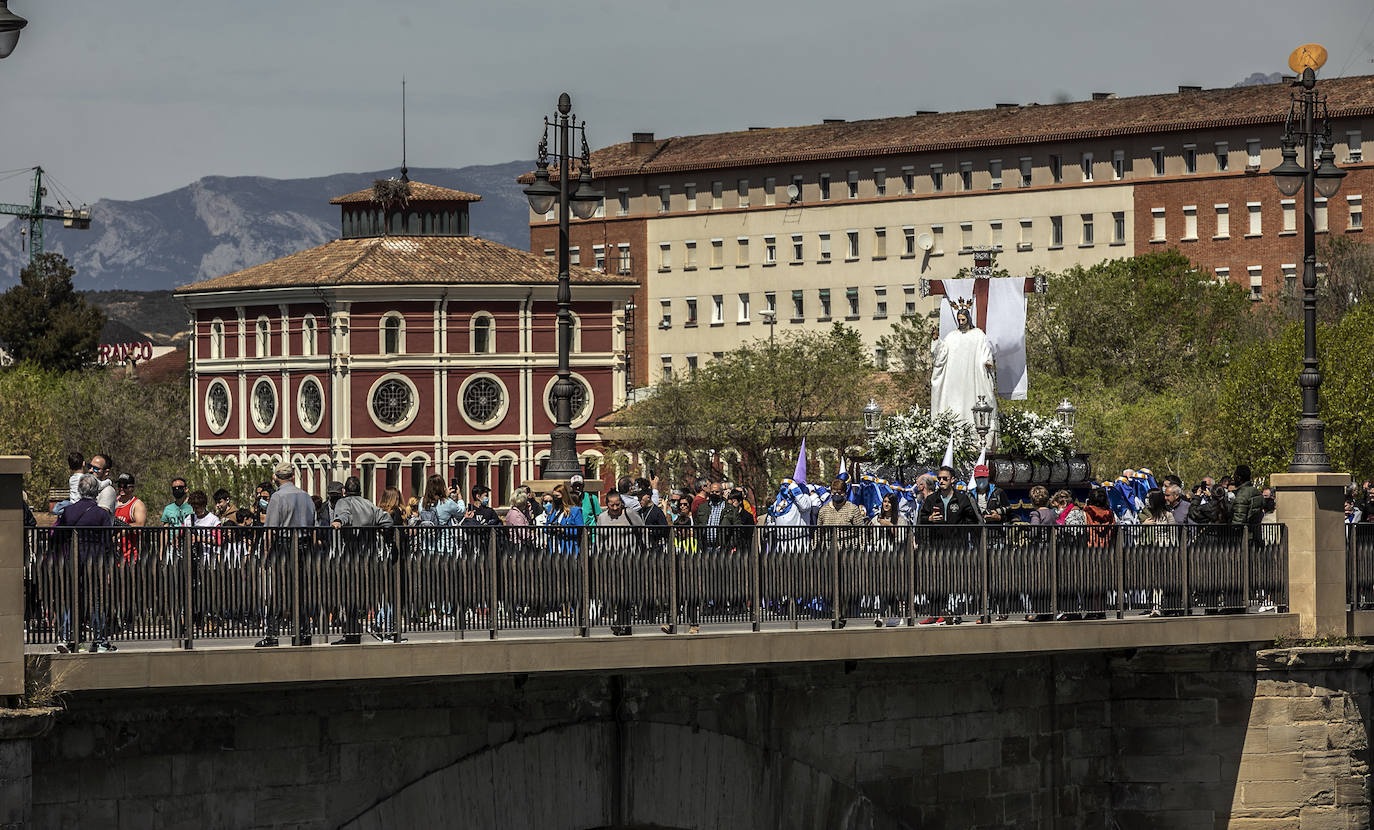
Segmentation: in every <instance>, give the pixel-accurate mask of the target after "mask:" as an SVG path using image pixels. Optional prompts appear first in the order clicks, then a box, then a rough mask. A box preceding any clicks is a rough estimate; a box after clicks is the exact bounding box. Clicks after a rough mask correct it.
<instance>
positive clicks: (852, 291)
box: [844, 286, 859, 317]
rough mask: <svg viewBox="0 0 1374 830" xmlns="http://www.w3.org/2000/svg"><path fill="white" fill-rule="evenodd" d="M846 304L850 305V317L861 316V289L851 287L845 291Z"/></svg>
mask: <svg viewBox="0 0 1374 830" xmlns="http://www.w3.org/2000/svg"><path fill="white" fill-rule="evenodd" d="M844 299H845V302H847V303H849V316H850V317H858V316H859V287H858V286H850V287H849V288H846V289H845V290H844Z"/></svg>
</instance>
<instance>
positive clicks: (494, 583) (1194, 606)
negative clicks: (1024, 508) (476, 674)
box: [24, 525, 1374, 648]
mask: <svg viewBox="0 0 1374 830" xmlns="http://www.w3.org/2000/svg"><path fill="white" fill-rule="evenodd" d="M25 533H26V536H25V544H26V555H27V570H26V579H25V584H26V594H25V607H24V620H25V637H26V642H28V643H31V644H44V643H46V644H53V645H62V644H68V643H74V642H83V641H115V642H118V641H140V640H141V641H175V642H177V643H179V644H180V645H181V646H182V647H185V648H190V647H191V646H192V644H193V643H194V642H195V641H197V640H219V641H224V640H232V639H235V638H257V637H264V636H266V637H275V636H278V635H280V636H281V637H282V638H283V640H285V639H287V638H290V640H291V642H293V643H296V644H303V643H306V642H309V641H310V639H311V638H312V637H320V636H325V637H328V636H335V635H338V636H345V637H347V636H352V637H358V638H361V637H362V636H364V635H365V634H368V633H371V634H373V635H376V636H378V637H379V638H384V639H393V638H394V639H400V638H401V637H402V636H403V635H405V634H407V633H416V632H441V633H442V632H446V633H449V634H451V636H454V637H457V638H461V637H464V636H467V635H468V634H469V633H478V632H481V633H484V634H485V635H486V636H489V637H496V636H497V634H498V632H501V631H532V630H538V629H545V630H552V631H554V632H558V631H562V632H563V633H565V634H567V635H569V636H587V635H589V634H590V633H592V632H593V630H594V629H596V628H598V627H604V626H621V625H627V626H628V625H646V624H649V625H664V626H668V627H669V630H671V631H676V630H677V629H678V628H679V627H681V626H703V625H734V626H737V627H741V628H749V629H752V630H755V631H757V630H760V629H761V628H763V627H765V626H769V627H777V626H779V625H781V626H783V627H786V626H788V625H790V626H792V627H797V626H798V625H800V624H801V623H802V622H803V621H821V622H822V623H824V621H827V620H828V621H829V622H830V624H831V625H832V626H836V627H838V626H841V625H843V624H844V623H845V622H846V621H849V620H856V619H857V620H868V621H870V622H872V621H876V622H878V623H879V624H887V625H902V624H905V625H914V624H918V623H922V622H929V621H932V620H938V619H940V618H945V619H946V620H952V619H954V618H976V619H978V620H983V621H988V620H997V619H1006V618H1009V617H1011V616H1012V615H1016V616H1017V617H1018V618H1019V617H1021V616H1023V615H1024V616H1025V617H1027V618H1030V619H1048V618H1051V617H1056V616H1057V617H1060V618H1064V617H1068V618H1071V619H1073V618H1101V617H1104V616H1106V615H1108V614H1111V615H1115V616H1118V617H1119V616H1124V615H1126V614H1129V613H1137V612H1139V613H1158V614H1161V615H1179V614H1193V613H1198V611H1199V609H1201V610H1202V611H1204V612H1223V613H1224V612H1244V611H1257V610H1275V609H1277V608H1281V607H1285V606H1286V605H1287V602H1288V590H1287V572H1288V569H1287V553H1288V548H1287V535H1286V529H1285V528H1284V527H1283V526H1281V525H1264V526H1263V527H1262V528H1261V529H1260V531H1259V532H1258V533H1252V531H1251V529H1250V528H1243V527H1228V526H1216V527H1211V526H1207V527H1181V526H1135V525H1126V526H1115V527H1112V526H1088V527H1036V526H1029V525H1009V526H982V525H980V526H969V527H963V526H915V527H852V528H851V527H846V528H833V527H826V528H817V527H776V526H765V527H722V528H669V527H648V528H645V527H552V528H534V527H530V528H508V527H496V528H484V527H442V528H437V527H407V528H366V529H355V528H295V529H267V528H258V527H218V528H209V529H198V528H197V529H191V528H167V529H160V528H159V529H154V528H81V529H73V528H35V529H28V530H26V531H25ZM1366 541H1367V543H1368V545H1367V547H1369V548H1370V550H1367V551H1366V550H1365V549H1364V548H1361V549H1360V550H1361V551H1364V552H1363V553H1362V554H1361V555H1362V556H1367V557H1368V558H1370V560H1371V561H1372V562H1374V535H1371V536H1369V537H1368V538H1367V540H1366ZM1355 549H1356V548H1355V547H1354V546H1352V551H1354V550H1355ZM1355 558H1356V557H1354V556H1353V554H1352V562H1354V561H1355ZM1362 573H1374V570H1370V571H1362ZM1353 584H1355V583H1354V582H1352V585H1353ZM1354 590H1355V589H1353V588H1352V591H1354ZM1352 595H1353V594H1352Z"/></svg>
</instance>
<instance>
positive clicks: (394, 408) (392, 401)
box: [372, 378, 411, 426]
mask: <svg viewBox="0 0 1374 830" xmlns="http://www.w3.org/2000/svg"><path fill="white" fill-rule="evenodd" d="M410 398H411V395H410V387H409V386H406V385H405V384H404V383H402V382H401V381H399V380H396V379H395V378H392V379H391V380H387V381H382V384H381V385H380V386H378V387H377V390H376V391H375V392H373V393H372V414H373V415H374V416H376V418H377V420H379V421H381V422H382V423H384V424H386V425H387V426H396V425H397V424H399V423H400V422H401V421H403V420H405V417H406V413H407V412H409V411H410V403H411V400H410Z"/></svg>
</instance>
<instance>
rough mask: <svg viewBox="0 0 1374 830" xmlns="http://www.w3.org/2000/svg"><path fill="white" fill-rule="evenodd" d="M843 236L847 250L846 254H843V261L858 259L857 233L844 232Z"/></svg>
mask: <svg viewBox="0 0 1374 830" xmlns="http://www.w3.org/2000/svg"><path fill="white" fill-rule="evenodd" d="M844 235H845V239H846V241H847V242H848V250H847V251H846V253H845V259H858V258H859V232H858V231H845V233H844Z"/></svg>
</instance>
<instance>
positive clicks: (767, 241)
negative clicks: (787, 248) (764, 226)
mask: <svg viewBox="0 0 1374 830" xmlns="http://www.w3.org/2000/svg"><path fill="white" fill-rule="evenodd" d="M777 261H778V240H777V237H774V236H765V237H764V238H763V264H764V265H775V264H777Z"/></svg>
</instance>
